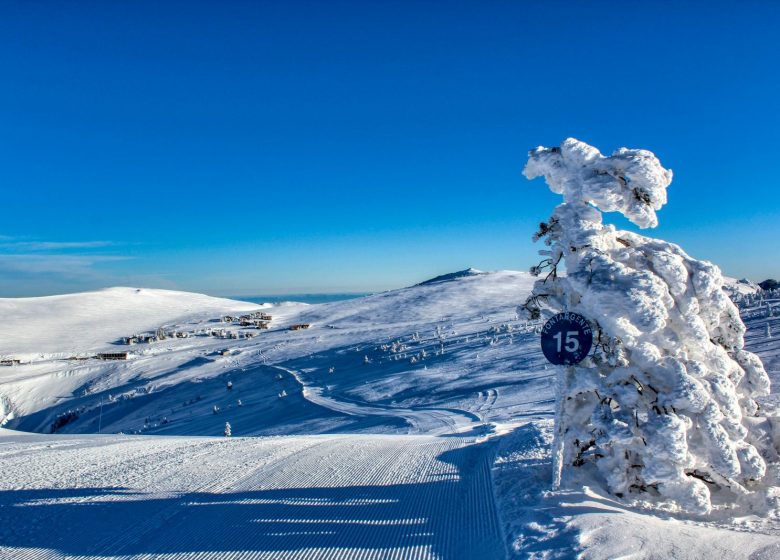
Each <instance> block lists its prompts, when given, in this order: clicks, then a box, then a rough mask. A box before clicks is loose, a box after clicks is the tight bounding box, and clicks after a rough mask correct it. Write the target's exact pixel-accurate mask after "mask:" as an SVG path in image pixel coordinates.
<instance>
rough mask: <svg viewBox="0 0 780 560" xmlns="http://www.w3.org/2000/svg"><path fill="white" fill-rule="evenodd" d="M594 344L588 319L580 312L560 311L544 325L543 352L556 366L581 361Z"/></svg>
mask: <svg viewBox="0 0 780 560" xmlns="http://www.w3.org/2000/svg"><path fill="white" fill-rule="evenodd" d="M591 346H593V331H592V330H591V328H590V323H589V322H588V320H587V319H586V318H585V317H583V316H582V315H580V314H578V313H569V312H568V311H566V312H564V313H558V314H557V315H554V316H553V317H550V320H549V321H547V322H546V323H545V324H544V326H543V327H542V352H543V353H544V357H545V358H547V359H548V360H549V361H550V362H551V363H553V364H555V365H556V366H570V365H574V364H578V363H580V362H581V361H582V360H584V359H585V356H587V355H588V352H590V348H591Z"/></svg>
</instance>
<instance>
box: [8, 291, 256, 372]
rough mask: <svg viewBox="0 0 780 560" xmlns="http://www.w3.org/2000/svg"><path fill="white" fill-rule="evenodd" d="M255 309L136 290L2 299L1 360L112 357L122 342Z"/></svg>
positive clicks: (194, 296)
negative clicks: (139, 334) (129, 337)
mask: <svg viewBox="0 0 780 560" xmlns="http://www.w3.org/2000/svg"><path fill="white" fill-rule="evenodd" d="M256 308H258V306H257V305H255V304H251V303H244V302H238V301H232V300H227V299H219V298H212V297H209V296H204V295H201V294H191V293H186V292H174V291H169V290H150V289H136V288H110V289H106V290H100V291H98V292H88V293H82V294H68V295H62V296H50V297H38V298H13V299H9V298H0V317H2V320H0V356H3V355H9V356H10V355H13V356H20V357H26V356H28V355H40V354H45V355H55V354H59V355H62V356H65V355H74V354H78V353H80V352H85V351H97V350H106V351H108V350H110V349H111V345H112V343H113V342H114V341H115V340H117V339H118V338H120V337H122V336H127V335H130V334H133V333H136V332H143V331H149V330H151V331H154V330H156V329H157V328H158V327H160V326H162V325H167V324H174V323H175V324H185V323H188V322H193V321H198V320H200V319H204V318H208V317H214V316H218V314H219V313H221V312H242V311H247V310H250V309H256Z"/></svg>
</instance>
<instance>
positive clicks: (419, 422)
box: [270, 365, 482, 434]
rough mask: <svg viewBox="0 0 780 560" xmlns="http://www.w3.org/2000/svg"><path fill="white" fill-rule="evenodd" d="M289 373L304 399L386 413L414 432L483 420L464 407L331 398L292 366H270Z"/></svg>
mask: <svg viewBox="0 0 780 560" xmlns="http://www.w3.org/2000/svg"><path fill="white" fill-rule="evenodd" d="M270 367H273V368H274V369H278V370H280V371H283V372H285V373H287V374H288V375H291V376H292V377H293V378H294V379H295V380H296V381H297V382H298V384H299V385H300V386H301V388H302V391H303V398H305V399H306V400H308V401H309V402H312V403H314V404H317V405H319V406H321V407H323V408H327V409H330V410H332V411H334V412H339V413H341V414H347V415H349V416H388V417H397V418H398V417H400V418H403V419H404V420H406V422H407V423H408V424H409V425H410V426H411V427H412V430H413V431H414V432H417V433H426V434H455V433H458V432H463V431H466V430H468V429H470V428H473V427H474V426H475V425H479V424H481V423H482V420H481V418H480V417H479V415H478V414H474V413H472V412H468V411H465V410H457V409H452V408H432V407H421V408H402V407H397V406H385V405H380V404H373V403H371V404H369V403H364V402H359V401H357V400H353V399H348V398H346V397H344V396H343V395H339V398H338V399H336V398H331V397H328V396H326V395H325V394H324V393H323V389H322V388H321V387H315V386H313V385H307V384H306V383H305V382H304V380H303V377H302V376H301V375H300V373H298V372H297V371H296V370H294V369H290V368H286V367H283V366H278V365H275V366H270Z"/></svg>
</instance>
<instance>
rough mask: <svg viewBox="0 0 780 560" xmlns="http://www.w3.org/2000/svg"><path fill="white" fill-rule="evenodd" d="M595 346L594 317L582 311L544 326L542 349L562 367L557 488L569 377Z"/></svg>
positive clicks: (555, 460)
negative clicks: (591, 325)
mask: <svg viewBox="0 0 780 560" xmlns="http://www.w3.org/2000/svg"><path fill="white" fill-rule="evenodd" d="M592 346H593V330H592V329H591V328H590V321H588V320H587V319H586V318H585V317H583V316H582V315H580V314H579V313H570V312H568V311H565V312H563V313H558V314H557V315H553V316H552V317H550V319H549V320H548V321H547V322H546V323H545V324H544V326H543V327H542V353H543V354H544V357H545V358H547V360H548V361H549V362H550V363H552V364H554V365H556V366H566V368H565V369H564V368H559V369H558V373H557V378H558V379H557V384H556V390H555V392H556V395H555V431H554V437H555V439H554V440H553V449H552V461H553V481H552V486H553V490H557V489H558V488H559V487H560V485H561V473H562V471H563V433H562V430H563V422H562V417H563V412H564V402H563V400H564V398H565V396H566V394H567V393H568V391H567V385H568V377H569V375H573V374H574V368H573V366H575V365H576V364H578V363H580V362H581V361H582V360H584V359H585V356H587V355H588V352H590V349H591V347H592Z"/></svg>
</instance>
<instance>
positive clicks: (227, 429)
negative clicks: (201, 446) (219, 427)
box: [225, 422, 233, 437]
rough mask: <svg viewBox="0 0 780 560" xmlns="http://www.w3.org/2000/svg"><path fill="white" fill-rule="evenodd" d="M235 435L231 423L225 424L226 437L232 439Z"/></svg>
mask: <svg viewBox="0 0 780 560" xmlns="http://www.w3.org/2000/svg"><path fill="white" fill-rule="evenodd" d="M232 435H233V432H232V431H231V428H230V422H225V437H230V436H232Z"/></svg>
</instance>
